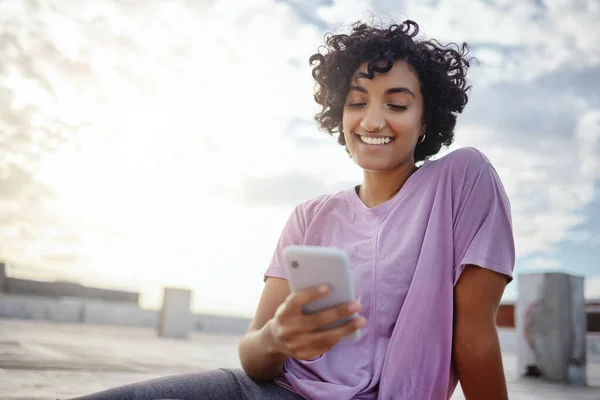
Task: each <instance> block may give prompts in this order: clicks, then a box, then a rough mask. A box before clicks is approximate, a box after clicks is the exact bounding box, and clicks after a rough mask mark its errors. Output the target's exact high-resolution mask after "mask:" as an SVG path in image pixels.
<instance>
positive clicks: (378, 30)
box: [309, 20, 470, 162]
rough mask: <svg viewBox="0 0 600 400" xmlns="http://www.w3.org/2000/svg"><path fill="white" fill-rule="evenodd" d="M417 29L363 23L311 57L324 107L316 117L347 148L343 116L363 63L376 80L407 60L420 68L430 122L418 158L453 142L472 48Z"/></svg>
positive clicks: (329, 36) (408, 23)
mask: <svg viewBox="0 0 600 400" xmlns="http://www.w3.org/2000/svg"><path fill="white" fill-rule="evenodd" d="M418 33H419V25H418V24H417V23H416V22H414V21H411V20H406V21H404V22H402V23H401V24H392V25H390V26H389V27H381V26H369V25H367V24H366V23H362V22H360V21H359V22H356V23H354V24H353V25H351V33H350V34H349V35H348V34H332V33H329V34H327V35H326V36H325V45H324V46H321V47H320V51H319V52H318V53H316V54H313V55H312V56H311V57H310V59H309V61H310V65H311V66H313V69H312V76H313V78H314V79H315V81H316V84H315V94H314V98H315V101H316V102H317V103H318V104H319V105H321V106H322V110H321V112H319V113H318V114H316V115H315V120H316V121H317V122H318V124H319V129H320V130H322V131H325V132H327V133H329V134H330V135H332V136H333V135H335V134H338V142H339V143H340V144H341V145H344V146H345V145H346V141H345V139H344V135H343V132H342V115H343V111H344V103H345V101H346V96H347V94H348V88H349V86H350V79H351V78H352V76H353V75H354V73H355V72H356V70H357V69H358V67H359V66H360V65H361V64H362V63H367V74H363V75H362V77H365V78H368V79H373V78H374V76H375V73H386V72H388V71H389V70H390V69H391V68H392V66H393V63H394V61H396V60H404V61H406V62H407V63H408V64H410V65H411V66H412V67H413V68H414V69H415V70H416V71H417V74H418V78H419V82H420V86H421V93H422V95H423V103H424V104H423V106H424V107H423V110H424V115H423V119H424V121H425V122H426V123H427V130H426V132H425V133H426V137H425V140H424V141H423V143H421V144H418V145H417V146H416V148H415V153H414V157H415V162H418V161H423V160H425V159H427V158H428V157H430V156H432V155H435V154H437V153H438V152H439V151H440V149H441V147H442V145H446V146H449V145H450V144H452V141H453V139H454V127H455V125H456V114H457V113H460V112H462V110H463V109H464V107H465V105H466V104H467V101H468V96H467V91H468V90H469V89H470V86H467V82H466V74H467V69H468V68H469V62H470V59H469V58H467V54H468V52H469V46H468V45H467V44H466V43H463V44H462V45H461V46H458V45H456V44H455V43H451V44H449V45H446V46H443V45H441V44H440V43H439V42H438V41H436V40H434V39H431V40H419V39H416V36H417V34H418Z"/></svg>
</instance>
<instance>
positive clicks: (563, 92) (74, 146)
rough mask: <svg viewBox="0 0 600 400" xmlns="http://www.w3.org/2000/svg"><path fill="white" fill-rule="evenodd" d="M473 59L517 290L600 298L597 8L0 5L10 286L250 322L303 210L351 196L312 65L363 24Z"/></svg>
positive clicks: (472, 110) (476, 135)
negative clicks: (529, 278)
mask: <svg viewBox="0 0 600 400" xmlns="http://www.w3.org/2000/svg"><path fill="white" fill-rule="evenodd" d="M406 18H410V19H413V20H415V21H416V22H417V23H419V25H420V26H421V34H422V37H424V38H431V37H433V38H436V39H438V40H439V41H441V42H442V43H448V42H457V43H461V42H463V41H465V42H467V43H469V45H470V46H471V48H472V53H471V55H473V56H475V57H476V58H477V62H475V63H474V64H473V66H472V67H471V69H470V71H469V75H468V78H469V83H470V84H471V85H473V89H472V91H471V92H470V95H469V104H468V105H467V107H466V109H465V112H464V113H463V114H462V115H460V116H459V119H458V124H457V127H456V140H455V143H454V144H453V145H452V146H451V147H450V148H449V149H444V150H443V151H442V153H440V156H442V155H443V154H446V153H447V152H448V151H452V150H455V149H457V148H460V147H464V146H473V147H476V148H478V149H480V150H481V151H483V152H484V153H485V154H486V155H487V156H488V157H489V158H490V160H491V162H492V163H493V165H494V166H495V168H496V169H497V171H498V173H499V175H500V177H501V179H502V181H503V183H504V186H505V188H506V191H507V193H508V195H509V198H510V200H511V204H512V212H513V221H514V232H515V239H516V251H517V262H516V267H515V275H516V276H517V279H516V280H515V282H513V283H511V284H510V285H509V286H508V288H507V290H506V293H505V300H511V299H514V298H515V297H516V296H517V293H518V274H521V273H537V272H549V271H561V272H567V273H571V274H575V275H582V276H584V277H585V279H586V296H587V297H588V298H600V90H599V88H600V47H598V46H597V43H596V41H595V40H594V37H595V35H593V32H594V31H595V29H596V28H594V26H595V25H596V23H597V21H598V20H600V3H599V2H597V1H594V0H589V1H585V0H573V1H563V0H552V1H543V0H521V1H518V2H517V1H512V0H511V1H508V0H497V1H494V0H469V1H466V0H440V1H433V0H429V1H414V0H404V1H399V0H371V1H357V0H343V1H341V0H339V1H335V0H280V1H273V0H244V1H233V0H202V1H192V0H188V1H167V0H162V1H158V0H153V1H148V2H145V3H144V6H143V7H142V6H140V5H139V2H136V1H133V0H129V1H124V0H103V1H99V0H98V1H88V2H81V1H74V0H73V1H67V0H61V1H56V2H52V4H50V3H49V2H43V1H41V0H28V1H22V0H4V1H2V2H0V260H4V261H5V262H7V263H8V265H9V268H8V272H9V274H10V275H11V276H16V277H23V278H31V279H40V280H72V281H76V282H79V283H82V284H86V285H93V286H97V287H106V288H116V289H123V290H134V291H140V292H141V305H142V306H144V307H152V308H153V307H157V306H158V305H159V302H160V297H161V293H162V292H161V290H162V287H163V286H165V285H168V286H177V287H185V288H189V289H192V290H193V291H194V295H193V299H194V300H193V308H194V310H196V311H200V312H211V313H223V314H230V315H245V316H250V315H252V313H253V312H254V309H255V307H256V304H257V301H258V297H259V295H260V292H261V290H262V287H263V280H262V277H263V273H264V271H265V270H266V268H267V266H268V264H269V261H270V258H271V256H272V253H273V251H274V248H275V244H276V242H277V239H278V237H279V234H280V232H281V229H282V228H283V225H284V223H285V221H286V220H287V217H288V215H289V213H290V212H291V211H292V209H293V207H294V206H295V205H296V204H297V203H299V202H301V201H304V200H307V199H310V198H312V197H314V196H317V195H320V194H323V193H331V192H335V191H338V190H342V189H345V188H347V187H349V186H350V185H353V184H356V183H359V182H360V179H361V177H362V173H361V171H360V169H359V168H358V167H357V166H356V165H355V164H354V163H353V162H351V160H350V159H349V158H348V157H347V155H346V153H345V151H344V149H343V148H342V147H341V146H339V145H338V144H337V143H336V140H335V139H334V138H331V137H329V136H327V135H325V134H324V133H321V132H319V131H318V130H317V126H316V123H315V122H314V120H313V116H314V114H315V112H317V111H318V107H317V105H316V104H315V103H314V100H313V98H312V93H313V81H312V78H311V70H310V66H309V63H308V58H309V57H310V55H311V54H313V53H314V52H316V51H317V50H318V47H319V46H320V45H321V44H322V42H323V36H324V34H326V33H327V32H340V31H344V30H345V29H346V27H347V26H348V25H350V24H351V23H353V22H355V21H357V20H365V21H372V20H375V21H382V22H383V23H387V22H390V21H402V20H404V19H406Z"/></svg>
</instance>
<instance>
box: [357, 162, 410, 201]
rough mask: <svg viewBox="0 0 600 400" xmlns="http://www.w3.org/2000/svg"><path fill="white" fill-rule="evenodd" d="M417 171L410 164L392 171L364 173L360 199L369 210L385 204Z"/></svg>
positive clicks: (359, 194)
mask: <svg viewBox="0 0 600 400" xmlns="http://www.w3.org/2000/svg"><path fill="white" fill-rule="evenodd" d="M416 170H417V167H416V166H415V165H414V164H410V163H409V164H406V165H402V166H400V167H398V168H396V169H394V170H392V171H364V173H363V183H362V185H361V186H360V188H359V190H358V197H359V198H360V199H361V200H362V202H363V203H364V204H365V205H366V206H367V207H369V208H373V207H375V206H378V205H380V204H383V203H385V202H386V201H388V200H390V199H391V198H393V197H394V196H395V195H396V194H397V193H398V192H399V191H400V189H402V186H404V184H405V183H406V181H407V180H408V178H409V177H410V176H411V175H412V174H413V173H414V172H415V171H416Z"/></svg>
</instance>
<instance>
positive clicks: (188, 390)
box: [85, 21, 514, 400]
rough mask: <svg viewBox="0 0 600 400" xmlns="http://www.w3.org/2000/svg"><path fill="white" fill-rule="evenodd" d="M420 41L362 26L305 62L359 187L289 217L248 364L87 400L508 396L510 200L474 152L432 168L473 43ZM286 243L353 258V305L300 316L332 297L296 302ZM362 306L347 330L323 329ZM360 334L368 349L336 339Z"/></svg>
mask: <svg viewBox="0 0 600 400" xmlns="http://www.w3.org/2000/svg"><path fill="white" fill-rule="evenodd" d="M417 33H418V25H417V24H416V23H414V22H412V21H405V22H403V23H402V24H399V25H392V26H390V27H387V28H378V27H371V26H368V25H366V24H359V23H357V24H355V25H354V26H353V28H352V32H351V33H350V34H349V35H331V36H329V37H328V38H327V40H326V46H325V48H324V51H323V52H322V53H317V54H315V55H313V56H312V57H311V59H310V61H311V63H312V64H313V65H314V68H313V77H314V78H315V80H316V83H317V89H316V94H315V100H316V101H317V103H319V104H320V105H321V106H322V111H321V112H320V113H319V114H317V116H316V120H317V121H318V123H319V124H320V127H321V128H322V129H323V130H325V131H327V132H328V133H330V134H332V135H336V136H337V137H338V141H339V143H340V144H341V145H343V146H345V148H346V150H347V152H348V153H349V154H350V156H351V157H352V159H353V160H354V162H355V163H357V164H358V165H359V166H360V167H361V168H362V170H363V181H362V184H361V185H359V186H357V187H355V188H350V189H349V190H345V191H342V192H340V193H336V194H332V195H324V196H321V197H318V198H315V199H312V200H310V201H307V202H304V203H302V204H300V205H298V206H297V207H296V208H295V210H294V212H293V213H292V214H291V216H290V218H289V220H288V222H287V224H286V225H285V227H284V229H283V232H282V234H281V237H280V239H279V243H278V244H277V248H276V250H275V254H274V256H273V259H272V262H271V265H270V266H269V268H268V270H267V271H266V274H265V280H266V283H265V287H264V291H263V294H262V296H261V299H260V302H259V305H258V309H257V311H256V315H255V317H254V320H253V323H252V326H251V328H250V330H249V332H248V333H247V334H246V335H245V336H244V337H243V338H242V339H241V341H240V349H239V351H240V360H241V364H242V367H243V370H216V371H210V372H205V373H199V374H189V375H179V376H174V377H167V378H162V379H158V380H153V381H149V382H142V383H138V384H134V385H129V386H125V387H122V388H117V389H113V390H110V391H107V392H104V393H100V394H97V395H92V396H89V397H85V398H87V399H100V398H102V399H104V398H111V399H117V398H140V399H141V398H143V399H146V398H186V399H187V398H205V399H209V398H211V399H212V398H215V399H224V398H256V399H276V398H284V399H299V398H308V399H333V398H335V399H340V400H341V399H405V400H409V399H410V400H413V399H430V400H440V399H447V398H449V397H450V396H451V394H452V392H453V391H454V388H455V386H456V383H457V380H458V379H460V382H461V386H462V389H463V391H464V393H465V395H466V398H467V399H488V400H493V399H507V390H506V383H505V378H504V373H503V366H502V359H501V354H500V345H499V341H498V335H497V331H496V325H495V314H496V310H497V308H498V305H499V302H500V298H501V296H502V293H503V291H504V288H505V286H506V284H507V283H508V282H510V280H511V279H512V271H513V266H514V242H513V234H512V228H511V216H510V206H509V201H508V199H507V197H506V194H505V191H504V189H503V187H502V184H501V182H500V179H499V178H498V176H497V174H496V172H495V170H494V168H493V167H492V165H491V164H490V162H489V160H488V159H487V158H486V157H485V156H484V155H482V154H481V153H480V152H479V151H477V150H475V149H472V148H468V149H459V150H456V151H453V152H451V153H449V154H448V155H446V156H445V157H442V158H440V159H438V160H436V161H432V160H429V157H430V156H433V155H435V154H437V153H438V152H439V150H440V148H441V146H442V145H449V144H450V143H452V140H453V136H454V132H453V130H454V126H455V123H456V114H457V113H460V112H462V110H463V108H464V107H465V105H466V103H467V94H466V92H467V90H468V87H467V86H466V72H467V69H468V67H469V62H468V60H467V58H466V53H467V49H468V48H467V46H466V45H463V47H462V48H459V49H458V50H455V49H451V48H447V47H443V46H441V45H439V44H437V42H434V41H424V40H418V39H417V38H416V35H417ZM420 162H422V163H420ZM418 164H419V165H420V166H417V165H418ZM291 244H306V245H318V246H333V247H338V248H342V249H344V250H346V251H347V252H348V254H349V256H350V259H351V262H352V267H353V275H354V280H355V282H356V285H357V287H356V291H357V297H358V301H357V302H356V303H352V304H344V305H342V306H340V307H337V308H335V309H331V310H327V311H323V312H320V313H318V314H313V315H304V314H302V312H301V309H302V306H303V305H304V304H306V303H307V302H309V301H312V300H314V299H316V298H318V297H320V296H326V295H327V288H320V287H319V288H311V289H308V290H306V291H304V292H299V293H296V294H294V295H292V294H290V289H289V286H288V283H287V280H286V278H287V275H286V271H285V268H284V265H283V257H282V251H283V249H284V248H285V247H286V246H288V245H291ZM357 311H359V314H360V316H359V317H356V318H354V319H353V320H352V321H351V322H349V323H348V324H346V325H344V326H341V327H339V328H335V329H333V330H328V331H319V328H320V327H322V326H324V325H327V324H329V323H331V322H333V321H335V320H337V319H339V318H342V317H345V316H348V315H351V314H353V313H355V312H357ZM356 329H361V331H362V336H361V337H360V339H359V340H357V341H355V342H353V341H347V340H341V339H342V338H343V337H344V336H346V335H348V334H349V333H351V332H353V331H354V330H356Z"/></svg>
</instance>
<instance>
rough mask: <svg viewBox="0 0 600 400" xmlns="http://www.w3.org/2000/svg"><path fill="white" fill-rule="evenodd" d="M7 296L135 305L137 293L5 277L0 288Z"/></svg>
mask: <svg viewBox="0 0 600 400" xmlns="http://www.w3.org/2000/svg"><path fill="white" fill-rule="evenodd" d="M0 290H3V291H4V292H5V294H8V295H22V296H41V297H77V298H82V299H95V300H104V301H117V302H129V303H133V304H137V303H138V300H139V293H136V292H126V291H123V290H112V289H100V288H93V287H88V286H83V285H80V284H78V283H72V282H42V281H34V280H29V279H20V278H10V277H5V278H4V283H3V287H2V288H0Z"/></svg>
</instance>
